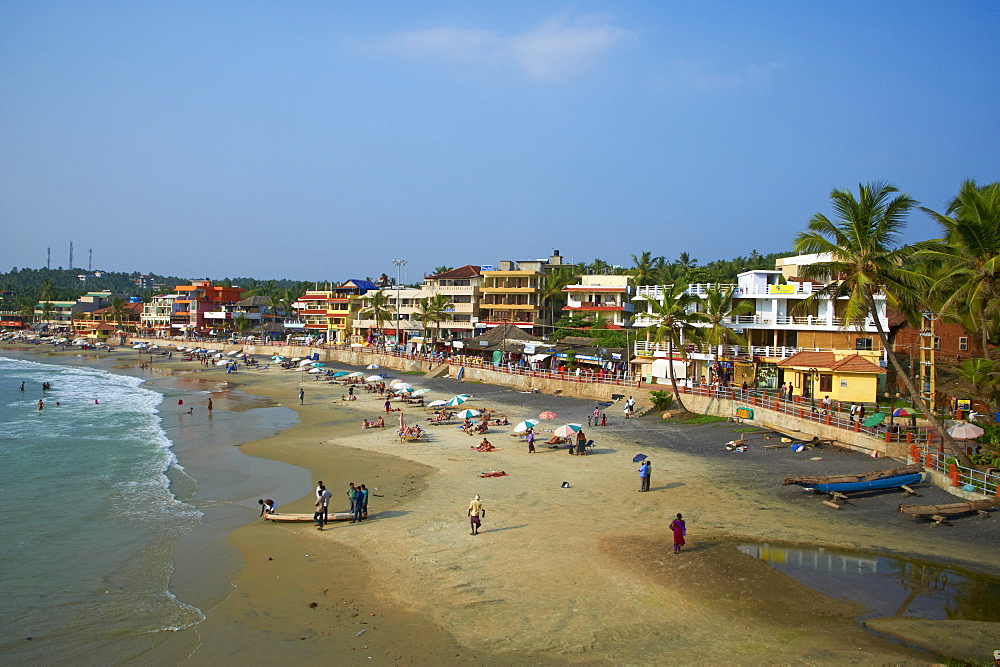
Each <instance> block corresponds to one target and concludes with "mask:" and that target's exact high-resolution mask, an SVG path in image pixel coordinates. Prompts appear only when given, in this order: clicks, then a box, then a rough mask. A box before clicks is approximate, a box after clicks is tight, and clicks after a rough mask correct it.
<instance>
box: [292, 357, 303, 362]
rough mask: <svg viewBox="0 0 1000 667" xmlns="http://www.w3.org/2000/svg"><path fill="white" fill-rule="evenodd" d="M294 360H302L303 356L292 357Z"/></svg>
mask: <svg viewBox="0 0 1000 667" xmlns="http://www.w3.org/2000/svg"><path fill="white" fill-rule="evenodd" d="M292 361H302V357H292Z"/></svg>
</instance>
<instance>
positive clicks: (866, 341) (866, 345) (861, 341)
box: [854, 338, 872, 350]
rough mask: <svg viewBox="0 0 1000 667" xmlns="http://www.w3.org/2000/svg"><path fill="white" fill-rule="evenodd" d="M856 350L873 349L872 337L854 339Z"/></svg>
mask: <svg viewBox="0 0 1000 667" xmlns="http://www.w3.org/2000/svg"><path fill="white" fill-rule="evenodd" d="M854 349H855V350H870V349H872V339H871V338H856V339H855V341H854Z"/></svg>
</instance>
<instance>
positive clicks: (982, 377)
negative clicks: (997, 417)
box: [955, 358, 1000, 411]
mask: <svg viewBox="0 0 1000 667" xmlns="http://www.w3.org/2000/svg"><path fill="white" fill-rule="evenodd" d="M955 372H956V373H957V374H958V376H959V377H960V378H962V379H963V380H965V381H966V382H968V383H969V384H971V385H972V389H973V390H974V391H975V392H976V396H977V398H979V399H980V400H982V401H983V402H984V403H986V404H987V405H988V406H989V408H990V411H995V410H996V407H997V404H998V399H1000V372H998V368H997V363H996V362H995V361H992V360H990V359H978V358H977V359H966V360H965V361H963V362H962V363H961V364H960V365H959V366H958V367H957V368H956V369H955Z"/></svg>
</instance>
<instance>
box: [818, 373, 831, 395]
mask: <svg viewBox="0 0 1000 667" xmlns="http://www.w3.org/2000/svg"><path fill="white" fill-rule="evenodd" d="M819 390H820V391H833V376H832V375H826V374H824V375H820V376H819Z"/></svg>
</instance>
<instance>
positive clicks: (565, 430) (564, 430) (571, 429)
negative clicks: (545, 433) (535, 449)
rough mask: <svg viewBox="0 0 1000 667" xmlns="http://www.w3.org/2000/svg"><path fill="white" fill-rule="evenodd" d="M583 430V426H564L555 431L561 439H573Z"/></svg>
mask: <svg viewBox="0 0 1000 667" xmlns="http://www.w3.org/2000/svg"><path fill="white" fill-rule="evenodd" d="M581 428H583V424H563V425H562V426H560V427H559V428H557V429H556V430H554V431H553V433H555V434H556V435H557V436H559V437H560V438H572V437H573V435H574V434H575V433H576V432H577V431H579V430H580V429H581Z"/></svg>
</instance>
